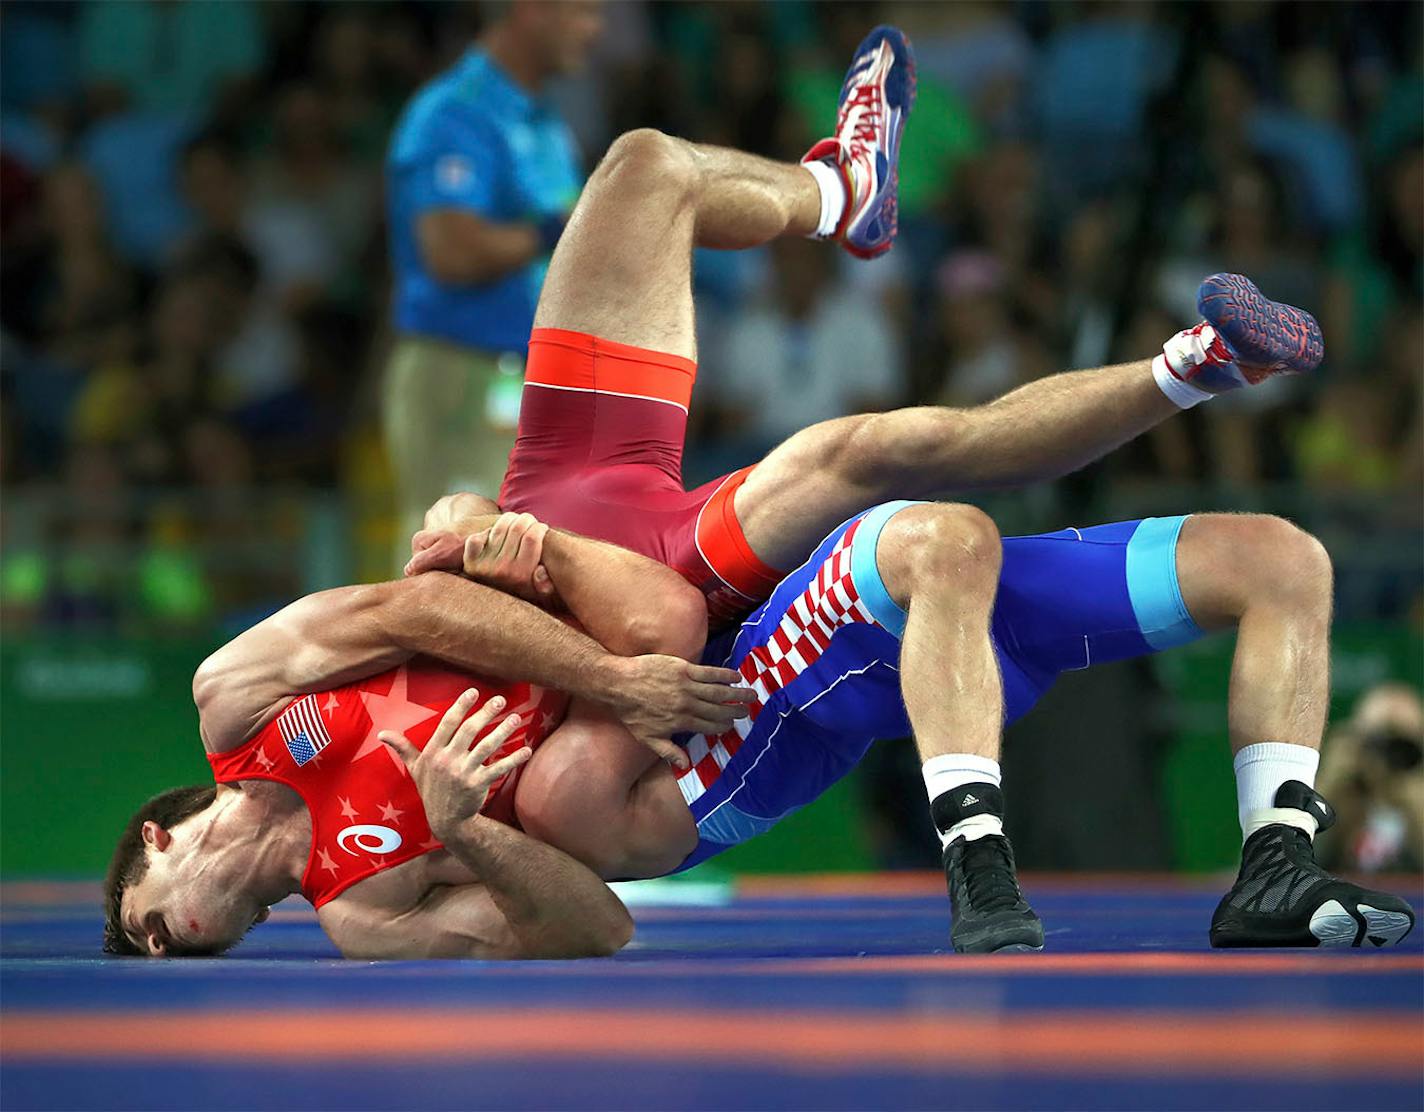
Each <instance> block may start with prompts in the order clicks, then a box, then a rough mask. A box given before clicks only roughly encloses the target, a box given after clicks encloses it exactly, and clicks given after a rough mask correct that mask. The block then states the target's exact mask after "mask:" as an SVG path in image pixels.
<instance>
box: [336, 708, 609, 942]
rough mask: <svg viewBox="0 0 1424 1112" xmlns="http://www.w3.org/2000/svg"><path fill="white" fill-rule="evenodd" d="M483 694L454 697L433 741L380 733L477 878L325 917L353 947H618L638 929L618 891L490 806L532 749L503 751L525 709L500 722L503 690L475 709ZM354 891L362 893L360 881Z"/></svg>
mask: <svg viewBox="0 0 1424 1112" xmlns="http://www.w3.org/2000/svg"><path fill="white" fill-rule="evenodd" d="M477 699H478V696H477V694H476V692H474V691H466V692H465V693H464V694H462V695H461V696H460V697H459V698H458V699H456V700H455V702H454V703H453V704H452V705H451V706H450V708H449V709H448V710H447V711H446V712H445V714H444V715H443V716H442V717H441V719H440V724H439V725H438V726H437V727H436V729H435V732H434V733H433V734H432V735H431V737H430V740H429V741H428V742H427V743H426V745H425V747H424V748H423V749H417V748H416V747H415V746H414V745H412V744H411V743H410V740H409V739H408V738H406V737H405V736H404V735H402V734H399V733H396V732H394V731H386V732H383V733H382V734H381V735H380V738H381V741H382V742H383V743H384V744H386V745H387V746H389V747H390V748H391V750H392V752H394V753H395V754H396V755H397V756H398V757H399V758H400V759H401V761H402V762H404V764H405V767H406V770H407V771H408V772H409V773H410V778H411V781H412V782H413V783H414V784H415V787H416V790H417V791H418V792H419V793H420V801H421V804H422V805H423V806H424V808H425V817H426V819H427V820H428V821H429V823H430V832H431V833H432V834H434V835H435V837H436V838H438V839H439V840H440V842H441V843H442V844H443V845H444V847H445V849H446V851H447V852H449V853H451V854H453V855H454V856H455V857H456V858H457V859H458V860H459V861H460V862H461V863H462V864H464V865H465V867H466V868H468V869H469V870H470V871H471V872H472V873H474V875H475V876H476V877H478V878H479V881H478V883H477V884H467V885H458V886H448V885H442V886H437V887H434V888H432V889H430V891H429V892H428V893H427V894H426V895H425V897H424V898H423V899H422V900H421V901H420V903H419V904H418V905H416V906H415V907H413V908H411V909H410V910H408V911H406V912H404V913H403V914H396V915H392V914H391V912H392V910H393V909H392V908H390V907H389V906H385V905H383V904H382V903H381V902H380V900H379V897H377V898H376V902H375V903H374V904H366V905H364V906H363V904H362V903H360V902H354V903H352V904H351V905H350V906H351V908H352V912H351V913H350V914H348V915H346V916H341V915H340V914H338V915H336V916H329V917H327V918H326V919H324V920H323V926H325V927H326V928H327V929H328V931H329V932H330V933H331V935H332V938H333V940H334V941H335V942H336V943H337V945H338V946H340V947H341V950H342V952H343V953H345V954H347V955H348V956H350V957H405V958H413V957H462V958H463V957H490V958H569V957H589V956H593V955H599V954H610V953H614V952H616V951H617V950H619V949H621V948H622V947H623V945H624V944H625V943H626V942H627V941H628V939H629V938H630V937H631V936H632V933H633V923H632V920H631V919H630V918H629V917H628V912H627V909H626V908H624V906H623V904H622V902H621V901H620V900H619V899H618V897H617V896H615V895H614V894H613V892H612V890H611V889H609V888H608V886H607V885H605V884H604V883H603V882H602V881H600V880H599V879H598V878H597V877H596V876H594V875H593V873H592V872H590V871H589V870H588V869H587V868H585V867H584V866H582V865H580V864H579V863H578V862H576V861H575V860H574V859H573V858H571V857H568V856H566V855H565V854H563V853H560V852H559V851H558V850H556V849H554V848H553V847H552V846H546V845H543V844H542V843H540V842H536V841H534V840H533V839H532V838H530V837H528V836H527V835H525V834H522V833H520V832H519V831H516V830H513V829H511V828H509V827H507V826H504V825H502V824H500V823H498V822H495V821H494V820H493V819H489V818H486V817H485V816H483V815H481V814H480V810H481V808H483V807H484V803H485V799H486V798H487V797H488V794H489V790H490V788H491V787H492V786H493V785H494V784H495V783H497V782H498V781H499V780H500V779H502V778H503V777H505V776H507V775H509V774H511V773H512V772H513V771H514V770H515V769H517V768H518V767H519V766H520V765H522V764H524V763H525V762H526V761H527V760H528V759H529V757H530V750H529V749H528V748H527V747H524V748H520V749H517V750H515V751H514V752H513V753H510V754H507V755H506V756H504V757H501V758H499V759H498V760H495V759H494V758H495V754H496V753H498V752H499V751H500V749H501V747H503V746H504V744H505V743H506V742H507V741H508V740H509V739H510V738H511V737H513V735H514V731H515V729H517V728H518V726H519V718H518V716H517V715H512V714H507V715H504V717H503V719H501V720H500V721H499V722H498V724H495V720H496V719H497V718H499V716H500V715H501V714H504V711H505V709H506V708H505V702H504V699H502V698H498V697H496V698H494V699H491V700H489V701H487V702H486V703H485V704H484V705H483V706H481V707H480V708H479V709H478V710H476V709H475V703H476V701H477ZM492 725H493V728H492V729H491V728H490V727H491V726H492ZM486 731H488V732H486ZM482 733H483V734H484V736H483V737H480V735H481V734H482ZM477 738H479V740H478V741H476V739H477ZM375 891H376V892H379V889H376V890H375ZM352 895H353V896H357V897H359V889H358V890H357V891H356V892H353V893H352ZM372 912H374V913H375V914H372Z"/></svg>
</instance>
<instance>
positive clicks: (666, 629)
mask: <svg viewBox="0 0 1424 1112" xmlns="http://www.w3.org/2000/svg"><path fill="white" fill-rule="evenodd" d="M492 510H493V511H494V512H491V511H492ZM498 520H499V513H498V507H497V506H495V505H494V503H493V502H491V501H490V500H489V499H487V498H483V497H481V496H479V495H473V494H454V495H446V496H445V497H444V498H442V499H440V501H438V502H436V503H435V505H433V506H432V507H431V508H430V511H429V512H428V513H427V514H426V516H425V527H426V528H427V529H436V530H443V531H445V532H450V533H454V534H455V535H456V536H458V537H468V536H470V535H471V534H472V533H478V532H480V531H482V530H485V529H488V528H490V527H491V526H492V525H494V523H495V522H496V521H498ZM543 562H544V567H545V570H547V571H548V573H549V579H550V580H551V581H552V582H553V584H554V588H555V590H556V591H557V592H558V595H559V598H560V599H561V600H562V601H563V603H564V605H565V606H566V607H568V610H569V613H571V614H572V615H573V616H574V618H575V619H576V620H577V621H578V623H579V624H580V625H581V626H582V627H583V628H584V629H586V630H587V631H588V632H589V635H590V636H592V637H593V639H594V640H596V641H597V642H598V643H599V644H601V645H603V646H605V647H606V648H608V649H609V650H610V651H612V652H616V653H622V654H624V655H628V656H633V655H637V654H639V653H666V654H668V655H669V656H680V657H683V658H684V659H688V660H692V659H695V658H696V657H698V656H699V655H700V654H701V652H702V646H703V644H704V643H705V642H706V640H707V608H706V603H705V602H704V601H703V599H702V593H701V592H700V591H698V590H697V588H696V587H693V586H692V585H691V584H690V583H688V582H687V581H686V580H685V579H683V578H682V576H680V575H678V574H677V572H675V571H673V570H672V569H671V568H669V567H666V566H665V565H663V564H659V563H658V562H657V561H656V560H650V559H648V558H647V557H646V556H641V555H639V554H638V553H636V552H630V551H629V550H628V549H626V548H620V547H619V546H617V545H613V544H607V543H605V542H603V541H596V540H593V539H591V538H589V537H583V536H579V535H578V534H576V533H568V532H565V531H563V530H559V529H550V530H549V532H548V534H547V535H546V536H545V538H544V555H543Z"/></svg>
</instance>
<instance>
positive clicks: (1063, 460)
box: [735, 274, 1324, 566]
mask: <svg viewBox="0 0 1424 1112" xmlns="http://www.w3.org/2000/svg"><path fill="white" fill-rule="evenodd" d="M1198 306H1199V308H1200V310H1201V312H1202V314H1203V316H1204V317H1205V318H1206V319H1205V320H1204V321H1203V322H1202V323H1200V324H1198V325H1197V326H1195V327H1193V328H1190V329H1187V330H1186V331H1184V332H1179V333H1178V334H1177V335H1176V336H1173V337H1172V338H1170V339H1169V340H1167V342H1166V343H1165V344H1164V345H1163V351H1162V354H1161V355H1158V356H1155V357H1154V358H1153V359H1151V360H1142V361H1139V362H1136V363H1124V364H1122V365H1120V366H1116V367H1102V368H1099V369H1097V370H1088V371H1074V372H1069V373H1065V374H1060V375H1053V376H1050V377H1048V378H1043V379H1039V380H1038V381H1036V382H1031V383H1028V384H1027V385H1025V386H1021V387H1020V388H1019V389H1017V390H1014V391H1012V392H1010V393H1008V394H1006V395H1004V396H1003V397H1002V398H999V399H997V400H996V401H992V402H990V403H988V404H987V405H982V406H977V407H975V408H973V409H948V408H933V407H924V408H918V409H902V410H897V411H894V412H891V413H882V414H872V415H868V416H860V417H848V418H843V419H841V420H838V421H829V422H826V423H825V424H822V425H818V426H815V427H813V428H810V429H807V430H805V431H804V432H801V433H798V434H797V435H795V436H793V437H792V438H791V439H789V440H788V441H787V442H786V443H785V444H783V445H781V446H780V447H779V448H777V449H776V450H775V451H774V452H772V453H771V455H770V456H768V458H767V459H766V460H765V461H764V462H763V463H762V464H760V465H759V466H758V467H757V469H756V471H755V472H754V473H753V474H752V475H751V477H750V478H749V479H748V480H747V482H746V483H745V484H744V485H743V486H742V488H741V489H740V490H739V491H737V495H736V501H735V509H736V512H737V518H738V520H739V521H740V522H741V524H742V529H743V532H744V533H745V535H746V539H747V541H748V542H749V543H750V545H751V547H752V549H753V550H754V551H755V552H756V554H757V555H758V556H759V557H760V558H761V559H762V560H763V561H765V562H766V563H769V564H771V565H773V566H786V565H787V563H788V562H791V561H794V560H797V559H799V558H800V555H799V554H800V553H801V552H802V551H804V548H805V546H806V545H807V544H813V543H814V542H815V538H816V537H818V536H820V534H821V532H822V530H823V529H825V528H827V527H829V526H830V525H831V524H833V523H834V522H836V521H840V520H843V519H844V518H845V517H846V516H847V515H848V514H850V513H853V512H855V511H856V510H857V509H860V508H861V507H863V506H865V505H867V504H869V503H873V502H877V501H880V500H883V499H885V498H890V497H899V498H903V497H929V496H941V495H944V494H947V493H951V492H956V491H963V490H968V489H973V488H976V487H987V486H1013V485H1020V484H1024V483H1030V482H1040V481H1044V480H1049V479H1055V478H1058V477H1059V476H1061V475H1064V474H1067V473H1068V472H1070V471H1074V470H1077V469H1078V468H1080V467H1082V466H1084V465H1085V464H1088V463H1091V462H1092V461H1093V460H1096V459H1099V458H1100V457H1102V456H1104V455H1106V454H1107V453H1108V452H1110V451H1112V450H1113V449H1114V448H1116V447H1118V446H1119V445H1120V444H1123V443H1125V442H1126V441H1128V440H1130V439H1132V438H1133V437H1135V436H1138V435H1140V434H1141V433H1143V432H1145V431H1146V430H1148V429H1150V428H1151V427H1152V426H1154V425H1156V424H1158V423H1160V422H1161V421H1163V420H1165V419H1166V418H1168V417H1170V416H1172V415H1173V414H1174V413H1176V412H1177V411H1178V409H1179V407H1182V406H1191V405H1195V404H1197V403H1198V402H1200V401H1204V400H1206V399H1208V398H1209V397H1211V396H1212V395H1213V394H1216V393H1221V392H1223V391H1226V390H1232V389H1237V388H1239V387H1243V386H1250V385H1254V384H1256V383H1259V382H1260V381H1262V380H1263V379H1265V378H1267V377H1269V376H1271V375H1273V374H1277V373H1282V372H1286V373H1304V372H1307V371H1310V370H1313V369H1314V368H1315V367H1316V365H1318V364H1319V362H1320V359H1321V357H1322V355H1323V353H1324V346H1323V344H1322V342H1321V339H1320V328H1319V326H1318V325H1317V324H1316V322H1315V320H1314V318H1312V317H1311V316H1310V314H1308V313H1305V312H1302V311H1301V310H1299V309H1296V308H1294V307H1293V306H1289V305H1282V304H1278V303H1276V302H1272V301H1269V300H1267V299H1266V298H1265V297H1263V296H1262V295H1261V292H1260V290H1258V289H1257V288H1256V286H1255V285H1254V284H1253V283H1251V282H1250V281H1249V280H1247V279H1246V278H1244V277H1242V276H1241V275H1220V274H1219V275H1213V276H1212V277H1210V278H1208V279H1207V280H1206V281H1205V282H1203V283H1202V286H1201V289H1200V290H1199V291H1198Z"/></svg>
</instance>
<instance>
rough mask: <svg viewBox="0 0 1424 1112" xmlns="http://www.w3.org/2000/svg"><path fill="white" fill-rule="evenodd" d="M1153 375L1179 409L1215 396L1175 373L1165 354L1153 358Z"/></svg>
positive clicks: (1160, 388) (1189, 407)
mask: <svg viewBox="0 0 1424 1112" xmlns="http://www.w3.org/2000/svg"><path fill="white" fill-rule="evenodd" d="M1152 377H1153V378H1154V379H1156V381H1157V388H1158V389H1159V390H1161V391H1162V393H1164V394H1166V395H1167V397H1168V399H1169V400H1170V401H1171V402H1172V404H1173V405H1175V406H1176V407H1177V408H1178V409H1191V408H1192V406H1194V405H1199V404H1201V403H1202V402H1204V401H1206V400H1207V399H1208V398H1211V397H1215V395H1214V394H1211V393H1209V392H1208V391H1206V390H1203V389H1202V388H1201V387H1200V386H1193V385H1192V384H1191V383H1190V382H1187V381H1186V380H1185V379H1181V378H1178V377H1177V376H1176V375H1174V374H1173V373H1172V369H1171V368H1170V367H1168V366H1167V357H1166V356H1165V355H1158V356H1157V357H1156V358H1154V359H1153V360H1152Z"/></svg>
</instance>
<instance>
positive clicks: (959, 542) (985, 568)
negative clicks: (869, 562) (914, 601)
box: [876, 502, 1003, 602]
mask: <svg viewBox="0 0 1424 1112" xmlns="http://www.w3.org/2000/svg"><path fill="white" fill-rule="evenodd" d="M876 558H877V562H878V563H879V565H880V569H881V574H882V575H883V576H885V578H886V586H887V587H889V588H890V590H891V593H892V594H895V595H908V594H913V593H914V592H915V591H916V590H919V589H922V588H924V587H931V586H943V585H945V584H953V585H954V586H955V588H956V589H957V590H958V591H960V592H961V593H964V594H966V595H967V594H970V593H975V592H977V593H981V594H982V593H987V595H988V596H989V597H992V595H993V593H994V590H995V588H996V587H997V584H998V578H999V568H1000V566H1001V564H1002V562H1003V543H1002V540H1001V538H1000V536H999V529H998V526H996V525H995V524H994V521H993V519H992V518H990V517H989V515H988V514H986V513H985V512H984V511H983V510H981V509H979V508H977V507H975V506H969V505H965V504H963V503H957V502H927V503H925V504H924V505H920V506H911V507H909V508H907V509H904V510H901V511H900V512H899V513H897V514H896V515H895V516H894V517H892V518H891V519H890V520H889V521H888V522H887V523H886V525H885V529H884V530H883V531H882V532H881V534H880V543H879V546H878V548H877V551H876ZM901 601H902V602H903V599H901Z"/></svg>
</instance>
